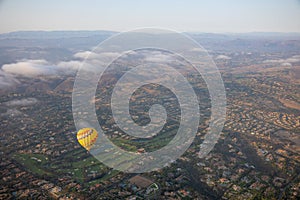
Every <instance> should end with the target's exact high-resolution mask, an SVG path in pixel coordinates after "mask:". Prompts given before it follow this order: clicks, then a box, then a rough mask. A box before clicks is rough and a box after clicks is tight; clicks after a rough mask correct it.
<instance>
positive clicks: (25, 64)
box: [2, 60, 54, 77]
mask: <svg viewBox="0 0 300 200" xmlns="http://www.w3.org/2000/svg"><path fill="white" fill-rule="evenodd" d="M2 70H3V71H4V72H7V73H11V74H16V75H22V76H27V77H34V76H38V75H47V74H53V73H54V71H53V66H51V65H50V64H49V63H48V62H47V61H45V60H24V61H20V62H17V63H12V64H5V65H3V66H2Z"/></svg>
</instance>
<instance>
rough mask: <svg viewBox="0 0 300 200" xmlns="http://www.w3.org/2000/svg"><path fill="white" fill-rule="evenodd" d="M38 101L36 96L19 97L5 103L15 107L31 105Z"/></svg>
mask: <svg viewBox="0 0 300 200" xmlns="http://www.w3.org/2000/svg"><path fill="white" fill-rule="evenodd" d="M37 102H38V100H37V99H36V98H25V99H17V100H11V101H7V102H4V103H3V104H4V105H6V106H10V107H14V106H30V105H34V104H36V103H37Z"/></svg>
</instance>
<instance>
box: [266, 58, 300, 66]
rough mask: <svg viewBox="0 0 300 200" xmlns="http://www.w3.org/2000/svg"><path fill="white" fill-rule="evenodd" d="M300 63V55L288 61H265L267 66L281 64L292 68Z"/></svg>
mask: <svg viewBox="0 0 300 200" xmlns="http://www.w3.org/2000/svg"><path fill="white" fill-rule="evenodd" d="M297 62H300V55H296V56H292V57H290V58H287V59H274V60H265V61H264V63H267V64H281V65H284V66H288V65H289V66H292V64H293V63H297Z"/></svg>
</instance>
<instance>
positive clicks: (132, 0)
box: [0, 0, 300, 33]
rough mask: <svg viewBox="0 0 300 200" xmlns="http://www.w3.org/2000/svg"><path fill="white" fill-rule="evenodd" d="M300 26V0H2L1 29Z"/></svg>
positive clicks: (201, 29)
mask: <svg viewBox="0 0 300 200" xmlns="http://www.w3.org/2000/svg"><path fill="white" fill-rule="evenodd" d="M139 27H161V28H168V29H175V30H177V31H199V32H253V31H259V32H300V0H105V1H104V0H98V1H97V0H49V1H42V0H0V32H1V33H4V32H11V31H19V30H114V31H126V30H130V29H134V28H139Z"/></svg>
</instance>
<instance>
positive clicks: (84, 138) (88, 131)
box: [77, 128, 98, 151]
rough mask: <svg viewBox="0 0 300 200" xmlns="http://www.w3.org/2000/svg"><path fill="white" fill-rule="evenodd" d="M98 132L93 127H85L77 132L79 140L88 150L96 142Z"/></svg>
mask: <svg viewBox="0 0 300 200" xmlns="http://www.w3.org/2000/svg"><path fill="white" fill-rule="evenodd" d="M97 138H98V133H97V131H96V130H95V129H93V128H83V129H80V130H79V131H78V132H77V140H78V142H79V144H81V146H83V147H84V148H85V149H86V150H88V151H89V150H90V149H91V148H92V146H93V145H94V144H95V143H96V141H97Z"/></svg>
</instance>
